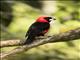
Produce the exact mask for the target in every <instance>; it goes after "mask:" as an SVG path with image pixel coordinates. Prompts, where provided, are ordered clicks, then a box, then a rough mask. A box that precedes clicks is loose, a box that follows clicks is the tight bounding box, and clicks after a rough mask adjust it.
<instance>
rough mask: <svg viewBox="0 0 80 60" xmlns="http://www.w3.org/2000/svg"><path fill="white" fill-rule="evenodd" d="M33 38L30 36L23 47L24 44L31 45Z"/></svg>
mask: <svg viewBox="0 0 80 60" xmlns="http://www.w3.org/2000/svg"><path fill="white" fill-rule="evenodd" d="M34 39H35V37H33V36H30V37H28V38H27V39H26V41H25V42H24V45H26V44H31V43H32V42H33V41H34Z"/></svg>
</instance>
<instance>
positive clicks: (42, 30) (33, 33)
mask: <svg viewBox="0 0 80 60" xmlns="http://www.w3.org/2000/svg"><path fill="white" fill-rule="evenodd" d="M54 20H56V19H55V18H53V17H50V16H40V17H39V18H38V19H36V21H35V22H34V23H33V24H32V25H31V26H30V27H29V29H28V31H27V33H26V35H25V37H27V39H26V41H25V42H24V45H25V44H31V43H32V42H33V41H34V40H35V38H36V37H39V36H44V35H45V34H46V33H47V32H48V31H49V29H50V22H51V21H54Z"/></svg>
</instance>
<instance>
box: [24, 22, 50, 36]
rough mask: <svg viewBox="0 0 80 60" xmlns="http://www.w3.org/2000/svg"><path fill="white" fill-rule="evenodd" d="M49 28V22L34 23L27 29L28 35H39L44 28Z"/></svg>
mask: <svg viewBox="0 0 80 60" xmlns="http://www.w3.org/2000/svg"><path fill="white" fill-rule="evenodd" d="M48 28H49V24H48V23H38V22H36V23H33V24H32V25H31V26H30V28H29V30H28V31H27V33H26V35H25V37H26V36H28V35H37V34H39V33H41V32H43V31H44V30H46V29H48Z"/></svg>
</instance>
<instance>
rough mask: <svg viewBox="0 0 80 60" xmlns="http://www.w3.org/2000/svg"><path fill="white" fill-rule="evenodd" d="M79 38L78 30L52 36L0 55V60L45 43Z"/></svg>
mask: <svg viewBox="0 0 80 60" xmlns="http://www.w3.org/2000/svg"><path fill="white" fill-rule="evenodd" d="M79 38H80V28H78V29H75V30H71V31H68V32H65V33H62V34H58V35H53V36H51V37H47V38H46V39H38V40H35V41H34V42H33V43H32V44H29V45H23V46H20V47H17V48H15V49H14V50H12V51H10V52H7V53H6V54H1V58H4V57H7V56H10V55H13V54H17V53H21V52H24V51H26V50H29V49H31V48H33V47H37V46H40V45H43V44H46V43H54V42H65V41H72V40H75V39H79Z"/></svg>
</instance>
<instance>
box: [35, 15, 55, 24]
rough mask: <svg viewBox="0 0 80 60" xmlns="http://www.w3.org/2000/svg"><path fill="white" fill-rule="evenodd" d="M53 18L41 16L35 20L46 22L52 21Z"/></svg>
mask: <svg viewBox="0 0 80 60" xmlns="http://www.w3.org/2000/svg"><path fill="white" fill-rule="evenodd" d="M54 20H56V19H55V18H53V17H48V16H41V17H39V18H38V19H37V20H36V22H47V23H50V22H51V21H54Z"/></svg>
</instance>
